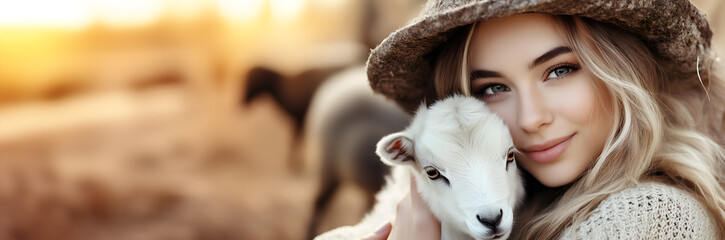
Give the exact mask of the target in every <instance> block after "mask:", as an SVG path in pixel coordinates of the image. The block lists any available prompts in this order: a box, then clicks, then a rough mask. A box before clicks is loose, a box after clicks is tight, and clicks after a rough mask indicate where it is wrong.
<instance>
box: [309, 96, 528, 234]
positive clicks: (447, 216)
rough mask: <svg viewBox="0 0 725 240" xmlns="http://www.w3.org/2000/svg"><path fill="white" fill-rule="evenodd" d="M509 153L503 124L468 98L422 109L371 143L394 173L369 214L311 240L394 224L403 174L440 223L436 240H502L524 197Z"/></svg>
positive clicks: (402, 192) (512, 153) (511, 151)
mask: <svg viewBox="0 0 725 240" xmlns="http://www.w3.org/2000/svg"><path fill="white" fill-rule="evenodd" d="M515 151H516V150H515V149H514V147H513V140H512V139H511V136H510V135H509V132H508V128H507V127H506V126H505V125H504V123H503V121H502V120H501V119H500V118H498V117H496V116H495V115H494V114H493V113H491V112H490V111H489V110H488V108H487V107H486V106H485V104H484V103H482V102H480V101H478V100H477V99H475V98H467V97H461V96H454V97H451V98H447V99H444V100H442V101H439V102H437V103H434V104H433V105H432V106H431V107H430V108H427V107H426V106H425V105H422V106H421V107H419V109H418V111H417V113H416V116H415V118H414V119H413V123H412V124H411V125H410V126H409V127H408V128H407V129H405V130H404V131H402V132H398V133H394V134H390V135H388V136H385V137H384V138H382V140H380V142H379V143H378V145H377V150H376V153H377V154H378V155H379V156H380V157H381V159H382V161H383V162H385V163H386V164H388V165H391V166H394V167H393V174H392V176H391V177H390V178H389V179H388V183H387V185H386V186H385V188H384V189H383V191H381V192H380V193H378V195H377V196H376V197H377V199H378V203H377V204H376V205H375V207H374V208H373V210H372V211H371V212H370V213H369V214H368V216H366V217H365V218H364V219H363V221H362V222H360V223H359V224H358V225H356V226H349V227H341V228H338V229H336V230H333V231H331V232H328V233H325V234H323V235H320V236H319V237H318V238H317V239H360V238H361V237H363V236H365V235H367V234H370V233H372V232H374V231H375V230H376V228H377V227H379V226H380V225H382V224H383V223H386V222H391V221H394V219H395V214H396V207H397V204H398V203H399V202H400V201H401V199H402V198H403V197H404V195H405V194H406V193H407V192H408V191H409V190H408V189H410V179H411V178H410V175H412V176H413V179H415V181H416V183H417V185H418V189H419V192H420V194H421V197H422V198H423V199H424V200H425V202H426V203H427V204H428V206H429V207H430V209H431V211H432V212H433V214H434V215H435V216H436V217H437V218H438V220H440V222H441V239H499V238H507V237H508V236H509V235H510V233H511V227H512V225H513V210H514V208H515V206H516V205H517V204H518V202H519V201H520V199H521V198H522V197H523V196H522V195H523V186H522V180H521V179H520V177H519V173H518V170H517V168H516V163H515V161H514V159H515Z"/></svg>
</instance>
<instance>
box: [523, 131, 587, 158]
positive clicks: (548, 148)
mask: <svg viewBox="0 0 725 240" xmlns="http://www.w3.org/2000/svg"><path fill="white" fill-rule="evenodd" d="M574 135H575V134H572V135H569V136H566V137H562V138H557V139H552V140H549V141H547V142H545V143H543V144H536V145H531V146H528V147H526V148H524V149H522V152H523V153H524V155H526V157H527V158H529V160H531V161H534V162H537V163H549V162H552V161H554V160H556V159H557V158H559V156H561V154H562V153H564V151H565V150H566V148H567V147H568V146H569V144H570V143H571V139H572V138H573V137H574Z"/></svg>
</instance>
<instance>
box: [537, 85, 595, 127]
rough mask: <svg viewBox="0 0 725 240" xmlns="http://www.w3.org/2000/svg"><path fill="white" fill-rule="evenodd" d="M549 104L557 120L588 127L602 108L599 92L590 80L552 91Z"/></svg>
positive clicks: (549, 95)
mask: <svg viewBox="0 0 725 240" xmlns="http://www.w3.org/2000/svg"><path fill="white" fill-rule="evenodd" d="M547 98H548V99H547V100H548V101H547V102H549V103H550V104H551V105H550V106H551V109H552V110H553V112H554V114H555V116H554V117H555V118H557V117H558V118H560V119H559V120H564V121H566V122H569V123H570V124H576V125H584V124H586V125H588V124H589V123H590V120H592V118H593V117H594V114H595V113H596V112H595V111H594V110H595V109H597V108H600V107H601V106H599V103H598V101H597V90H596V87H595V86H594V84H593V82H592V81H590V80H588V79H577V80H576V81H573V82H572V83H570V84H567V85H565V86H561V87H559V88H556V89H555V91H550V94H548V96H547Z"/></svg>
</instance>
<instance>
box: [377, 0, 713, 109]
mask: <svg viewBox="0 0 725 240" xmlns="http://www.w3.org/2000/svg"><path fill="white" fill-rule="evenodd" d="M451 5H453V6H448V8H445V9H436V7H435V6H430V5H429V6H427V7H426V9H424V10H423V12H422V14H421V15H420V16H419V17H417V18H416V19H414V20H413V21H411V22H410V23H409V24H408V25H407V26H405V27H403V28H401V29H399V30H397V31H396V32H393V33H392V34H390V35H389V36H388V37H387V38H386V39H385V40H383V42H382V43H381V44H380V45H378V47H376V48H375V49H373V51H372V52H371V54H370V57H369V58H368V62H367V68H368V70H367V73H368V78H369V80H370V86H371V87H372V88H373V90H374V91H375V92H378V93H381V94H384V95H386V96H387V97H388V98H390V99H393V100H395V101H396V102H397V103H398V104H399V105H400V106H401V107H403V108H404V109H406V110H407V111H408V112H411V113H412V112H413V111H414V110H415V109H416V107H417V106H418V105H419V104H420V103H421V101H422V100H423V97H424V96H425V93H426V88H427V87H428V83H429V82H430V81H432V79H433V66H432V65H433V63H431V62H430V59H428V58H426V55H427V54H428V53H429V52H431V51H432V50H433V49H435V48H437V47H438V46H439V45H440V44H442V43H443V42H445V41H446V40H447V39H448V38H449V37H450V35H451V34H452V32H453V30H455V29H457V28H458V27H461V26H465V25H468V24H471V23H474V22H478V21H484V20H487V19H492V18H498V17H505V16H511V15H515V14H521V13H546V14H552V15H572V16H579V17H586V18H591V19H594V20H597V21H601V22H607V23H611V24H614V25H616V26H619V27H620V28H622V29H624V30H626V31H629V32H632V33H635V34H637V35H638V36H639V37H641V38H642V39H643V40H644V41H645V42H646V43H647V44H648V46H650V48H651V50H652V51H653V52H654V54H655V55H656V56H658V57H660V58H664V59H667V60H669V61H672V62H673V63H675V64H681V65H677V66H681V67H682V71H683V72H693V73H694V72H696V70H697V67H698V66H697V65H696V61H697V58H698V56H704V55H705V54H706V53H707V51H709V49H710V39H711V38H712V31H711V30H710V27H709V25H708V22H707V19H706V17H705V15H704V14H703V13H701V12H700V11H699V10H698V9H697V8H696V7H695V6H694V5H692V4H691V3H690V2H689V1H686V0H641V1H610V0H582V1H570V0H541V1H536V0H528V1H527V0H519V1H471V2H470V3H467V4H461V5H458V6H455V4H451Z"/></svg>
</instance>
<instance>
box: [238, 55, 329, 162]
mask: <svg viewBox="0 0 725 240" xmlns="http://www.w3.org/2000/svg"><path fill="white" fill-rule="evenodd" d="M342 68H343V67H342V66H328V67H319V68H313V69H308V70H305V71H303V72H301V73H299V74H297V75H294V76H286V75H284V74H282V73H280V72H278V71H275V70H272V69H270V68H267V67H262V66H257V67H254V68H252V69H251V70H250V71H249V72H248V74H247V76H246V78H247V79H246V87H244V89H245V93H244V95H243V99H242V100H241V104H242V105H245V106H246V105H250V104H252V102H253V101H255V100H256V99H258V98H259V97H261V96H263V95H268V96H270V97H272V99H273V100H274V102H275V103H276V104H278V105H279V106H280V107H281V108H282V110H284V112H285V113H286V114H288V115H289V116H290V118H291V119H292V123H293V125H294V126H293V130H294V134H293V144H292V146H293V151H294V149H296V148H297V147H296V146H297V144H298V143H299V141H300V138H301V134H302V129H303V126H304V121H305V116H306V115H307V109H308V108H309V105H310V101H311V99H312V96H313V95H314V93H315V91H316V90H317V88H318V87H319V86H320V85H321V84H322V83H323V82H324V81H325V80H326V79H327V78H328V77H329V76H330V75H332V74H334V73H336V72H338V71H340V70H341V69H342ZM289 164H290V167H291V169H292V170H293V171H299V170H301V168H302V167H303V166H302V163H301V162H300V160H299V158H298V157H296V154H292V157H291V158H290V162H289Z"/></svg>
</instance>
